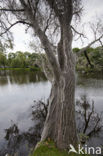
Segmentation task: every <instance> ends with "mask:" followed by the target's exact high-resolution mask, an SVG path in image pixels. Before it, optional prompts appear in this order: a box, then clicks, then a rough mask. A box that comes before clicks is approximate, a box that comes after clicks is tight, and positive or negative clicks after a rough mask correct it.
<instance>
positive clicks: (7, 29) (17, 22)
mask: <svg viewBox="0 0 103 156" xmlns="http://www.w3.org/2000/svg"><path fill="white" fill-rule="evenodd" d="M19 23H22V24H27V25H30V26H32V25H31V24H30V23H27V22H25V21H16V22H15V23H13V24H11V25H10V27H8V28H6V30H5V31H4V32H2V33H1V34H0V36H2V35H4V34H5V33H7V32H8V31H9V30H10V29H11V28H12V27H13V26H15V25H16V24H19Z"/></svg>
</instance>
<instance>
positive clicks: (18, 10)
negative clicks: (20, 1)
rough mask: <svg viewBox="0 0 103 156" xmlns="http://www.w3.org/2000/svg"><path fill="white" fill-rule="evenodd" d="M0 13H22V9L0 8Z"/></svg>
mask: <svg viewBox="0 0 103 156" xmlns="http://www.w3.org/2000/svg"><path fill="white" fill-rule="evenodd" d="M0 11H10V12H24V9H6V8H1V9H0Z"/></svg>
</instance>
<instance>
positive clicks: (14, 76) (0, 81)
mask: <svg viewBox="0 0 103 156" xmlns="http://www.w3.org/2000/svg"><path fill="white" fill-rule="evenodd" d="M45 80H47V79H46V77H45V75H44V73H43V72H41V71H36V72H33V71H23V70H21V71H9V72H8V71H7V72H6V71H5V72H3V73H2V74H1V73H0V85H6V84H8V82H10V83H11V84H15V83H16V84H19V85H20V84H27V83H31V82H39V81H45Z"/></svg>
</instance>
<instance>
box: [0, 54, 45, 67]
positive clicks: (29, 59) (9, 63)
mask: <svg viewBox="0 0 103 156" xmlns="http://www.w3.org/2000/svg"><path fill="white" fill-rule="evenodd" d="M42 55H43V54H42ZM39 61H40V54H39V53H30V52H21V51H17V52H15V53H14V52H10V53H8V54H6V53H3V52H0V67H1V68H28V67H33V66H36V67H38V62H39Z"/></svg>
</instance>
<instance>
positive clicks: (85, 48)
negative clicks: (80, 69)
mask: <svg viewBox="0 0 103 156" xmlns="http://www.w3.org/2000/svg"><path fill="white" fill-rule="evenodd" d="M101 38H103V34H102V35H101V36H100V37H99V38H97V39H96V40H94V41H92V42H91V43H89V44H88V45H87V46H86V47H84V48H82V49H81V50H80V51H79V52H78V53H77V55H78V56H79V55H81V53H83V52H84V51H85V50H87V49H88V48H89V47H91V46H92V45H93V44H94V43H96V42H98V41H100V39H101Z"/></svg>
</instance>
